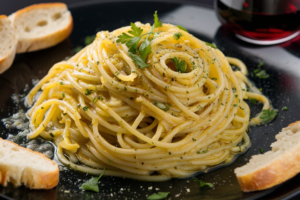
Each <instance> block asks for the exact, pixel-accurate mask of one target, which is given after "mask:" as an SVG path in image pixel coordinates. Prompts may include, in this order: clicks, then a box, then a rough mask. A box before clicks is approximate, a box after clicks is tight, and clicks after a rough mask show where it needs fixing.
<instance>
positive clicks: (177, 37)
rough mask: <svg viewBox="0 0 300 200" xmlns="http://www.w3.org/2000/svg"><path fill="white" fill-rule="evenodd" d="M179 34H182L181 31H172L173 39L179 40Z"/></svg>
mask: <svg viewBox="0 0 300 200" xmlns="http://www.w3.org/2000/svg"><path fill="white" fill-rule="evenodd" d="M181 36H182V33H180V32H178V33H174V35H173V38H174V40H179V39H180V37H181Z"/></svg>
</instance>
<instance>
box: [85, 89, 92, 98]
mask: <svg viewBox="0 0 300 200" xmlns="http://www.w3.org/2000/svg"><path fill="white" fill-rule="evenodd" d="M92 91H93V90H89V89H86V93H85V95H86V96H88V95H90V94H92Z"/></svg>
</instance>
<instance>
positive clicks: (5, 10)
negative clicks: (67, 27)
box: [0, 0, 214, 15]
mask: <svg viewBox="0 0 300 200" xmlns="http://www.w3.org/2000/svg"><path fill="white" fill-rule="evenodd" d="M119 1H123V2H126V1H128V0H119ZM131 1H134V0H131ZM148 1H155V2H181V3H182V2H187V3H190V4H198V5H204V6H207V7H212V6H213V2H214V0H181V1H180V0H148ZM45 2H64V3H66V4H67V5H68V6H71V5H74V4H80V3H83V2H110V0H57V1H55V0H54V1H53V0H42V1H41V0H0V15H10V14H11V13H13V12H15V11H17V10H19V9H21V8H24V7H26V6H29V5H31V4H36V3H45Z"/></svg>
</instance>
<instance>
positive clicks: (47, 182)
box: [0, 138, 59, 189]
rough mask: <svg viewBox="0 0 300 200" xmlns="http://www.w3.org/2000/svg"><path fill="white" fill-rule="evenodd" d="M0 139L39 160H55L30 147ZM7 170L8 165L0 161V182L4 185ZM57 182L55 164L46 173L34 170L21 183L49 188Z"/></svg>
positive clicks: (33, 187) (5, 183) (34, 187)
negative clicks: (30, 176)
mask: <svg viewBox="0 0 300 200" xmlns="http://www.w3.org/2000/svg"><path fill="white" fill-rule="evenodd" d="M0 140H2V141H3V142H7V143H11V144H13V145H14V146H16V148H18V149H20V150H21V151H27V152H28V153H29V154H32V156H36V157H37V159H39V160H47V162H52V163H55V161H52V160H50V159H49V158H47V157H46V156H45V155H44V154H42V153H38V152H34V151H32V150H30V149H26V148H23V147H20V146H19V145H17V144H15V143H13V142H11V141H8V140H3V139H2V138H0ZM55 164H56V163H55ZM9 170H10V169H9V166H7V165H5V163H0V184H2V185H4V186H6V185H7V183H8V182H7V177H6V175H7V172H8V171H9ZM58 182H59V168H58V165H57V164H56V169H55V170H54V171H51V172H48V173H42V172H35V174H32V179H30V180H27V182H26V183H23V184H24V185H25V186H28V187H29V188H31V189H51V188H54V187H55V186H56V185H57V184H58ZM21 184H22V183H18V184H17V185H16V186H19V185H21Z"/></svg>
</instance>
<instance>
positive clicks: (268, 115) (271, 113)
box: [259, 110, 278, 123]
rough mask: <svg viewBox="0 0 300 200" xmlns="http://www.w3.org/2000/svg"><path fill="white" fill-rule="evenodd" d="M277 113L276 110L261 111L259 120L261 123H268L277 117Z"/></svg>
mask: <svg viewBox="0 0 300 200" xmlns="http://www.w3.org/2000/svg"><path fill="white" fill-rule="evenodd" d="M277 113H278V111H277V110H263V111H262V114H261V115H260V116H259V118H260V119H261V121H262V122H263V123H264V122H268V121H271V120H273V119H274V118H275V117H276V116H277Z"/></svg>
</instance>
